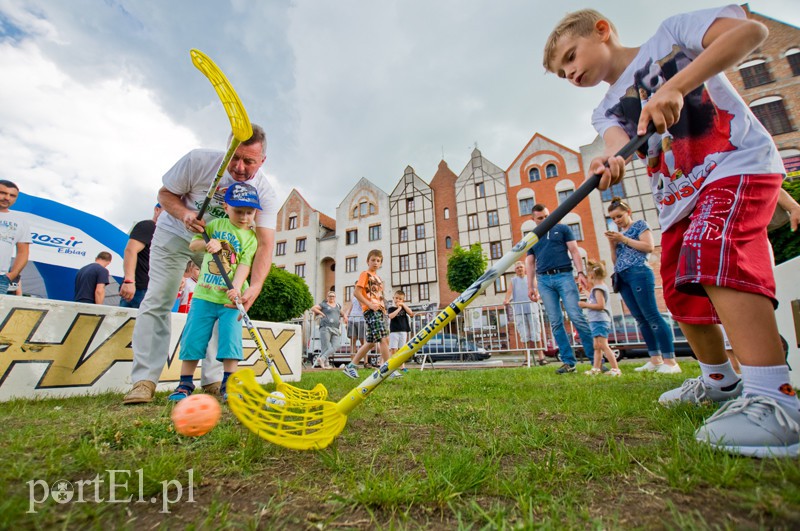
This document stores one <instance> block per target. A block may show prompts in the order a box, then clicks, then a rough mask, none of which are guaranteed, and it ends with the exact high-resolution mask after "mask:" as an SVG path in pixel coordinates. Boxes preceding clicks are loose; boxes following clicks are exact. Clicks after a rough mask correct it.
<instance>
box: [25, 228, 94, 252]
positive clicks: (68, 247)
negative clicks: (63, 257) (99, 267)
mask: <svg viewBox="0 0 800 531" xmlns="http://www.w3.org/2000/svg"><path fill="white" fill-rule="evenodd" d="M31 242H32V243H34V244H36V245H43V246H45V247H52V248H54V249H56V252H58V253H63V254H75V255H80V256H86V249H84V248H83V247H84V246H82V245H81V244H83V243H84V242H83V241H82V240H79V239H78V238H76V237H75V236H69V237H62V236H54V235H51V234H45V233H41V232H31Z"/></svg>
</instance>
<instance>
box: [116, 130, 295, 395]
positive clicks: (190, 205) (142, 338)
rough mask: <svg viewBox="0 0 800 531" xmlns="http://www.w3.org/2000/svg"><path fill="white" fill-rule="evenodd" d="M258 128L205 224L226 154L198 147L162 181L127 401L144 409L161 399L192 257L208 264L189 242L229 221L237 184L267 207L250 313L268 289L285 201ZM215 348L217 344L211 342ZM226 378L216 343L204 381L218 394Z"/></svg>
mask: <svg viewBox="0 0 800 531" xmlns="http://www.w3.org/2000/svg"><path fill="white" fill-rule="evenodd" d="M252 125H253V136H252V137H250V139H248V140H246V141H244V142H242V144H240V145H239V147H238V148H237V149H236V152H235V153H234V154H233V157H232V158H231V160H230V163H229V164H228V167H227V170H226V172H225V175H223V178H222V181H221V182H220V184H219V186H218V187H217V190H216V191H215V193H214V198H213V199H212V201H211V203H210V205H209V207H208V210H207V211H206V212H205V215H204V216H203V219H202V220H198V219H197V214H198V211H199V209H200V205H202V203H203V200H204V199H205V197H206V195H207V193H208V188H209V186H211V184H212V182H213V180H214V175H215V174H216V172H217V169H218V168H219V165H220V163H221V162H222V158H223V156H224V153H222V152H221V151H213V150H207V149H196V150H193V151H190V152H189V153H187V154H186V155H184V156H183V157H182V158H181V159H180V160H179V161H178V162H176V163H175V165H174V166H173V167H172V168H171V169H170V170H169V171H167V173H166V174H165V175H164V177H163V178H162V182H163V183H164V186H163V187H162V188H161V189H160V190H159V191H158V202H159V203H160V204H161V206H162V207H163V209H164V212H163V213H162V214H161V216H159V218H158V222H157V224H156V231H155V234H153V241H152V243H151V244H150V283H149V284H148V287H147V293H146V294H145V297H144V300H143V301H142V304H141V306H140V307H139V313H138V314H137V317H136V324H135V325H134V328H133V342H132V344H133V368H132V371H131V381H132V382H133V388H132V389H131V390H130V392H128V394H127V395H125V398H124V399H123V403H125V404H143V403H148V402H151V401H152V400H153V395H154V393H155V389H156V384H157V383H158V379H159V376H160V375H161V372H162V370H163V369H164V363H165V362H166V361H167V358H168V356H169V346H170V314H171V312H170V310H171V309H172V306H173V305H174V303H175V294H176V293H178V289H179V287H180V283H181V279H182V278H183V272H184V271H185V269H186V262H187V260H193V261H194V262H195V263H197V264H200V263H202V253H193V252H191V251H190V250H189V241H190V240H191V239H192V237H193V236H194V234H196V233H200V232H202V231H203V229H204V227H205V223H206V221H210V220H211V219H213V218H219V217H223V216H225V211H224V210H223V208H222V199H223V198H224V196H225V191H226V190H227V188H228V187H229V186H230V185H231V184H233V183H234V182H247V183H248V184H251V185H252V186H254V187H255V188H256V189H257V190H258V195H259V202H260V204H261V207H262V210H259V211H258V213H257V214H256V218H255V223H256V228H255V231H256V236H257V238H258V250H257V251H256V255H255V259H254V261H253V267H252V270H251V272H250V287H248V288H247V289H246V290H245V291H244V293H243V294H242V297H241V300H242V303H243V304H244V307H245V309H249V308H250V306H251V305H252V304H253V302H254V301H255V299H256V297H258V294H259V293H260V292H261V287H262V285H263V284H264V280H265V279H266V278H267V274H269V268H270V266H271V265H272V252H273V248H274V246H275V222H276V219H277V214H278V208H279V207H280V205H279V204H278V200H277V196H276V195H275V191H274V190H273V189H272V186H270V184H269V182H267V176H266V174H265V173H264V172H262V171H261V166H262V164H264V161H265V160H266V158H267V157H266V150H267V138H266V135H265V133H264V130H263V129H262V128H261V127H259V126H257V125H256V124H252ZM214 344H215V343H214V342H213V341H212V342H211V345H214ZM221 381H222V364H221V363H220V362H218V361H217V360H216V347H214V346H211V347H210V348H209V351H208V353H207V356H206V359H205V360H204V361H203V375H202V379H201V382H200V383H201V384H202V386H203V389H204V390H205V391H206V392H207V393H210V394H217V393H218V389H219V384H220V382H221Z"/></svg>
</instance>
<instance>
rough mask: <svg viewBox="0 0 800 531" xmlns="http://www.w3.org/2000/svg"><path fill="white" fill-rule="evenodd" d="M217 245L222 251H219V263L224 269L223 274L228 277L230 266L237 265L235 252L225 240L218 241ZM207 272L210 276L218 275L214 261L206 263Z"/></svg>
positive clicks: (217, 268)
mask: <svg viewBox="0 0 800 531" xmlns="http://www.w3.org/2000/svg"><path fill="white" fill-rule="evenodd" d="M237 243H238V242H237ZM219 244H220V245H221V246H222V249H220V251H219V261H220V262H221V263H222V267H223V268H225V274H226V275H228V276H229V277H230V274H231V266H232V265H235V264H237V263H238V260H237V258H236V251H235V250H234V249H233V246H232V245H231V244H230V242H228V241H227V240H220V242H219ZM208 272H209V273H211V274H212V275H219V274H220V272H219V267H217V262H216V260H214V261H211V262H209V263H208Z"/></svg>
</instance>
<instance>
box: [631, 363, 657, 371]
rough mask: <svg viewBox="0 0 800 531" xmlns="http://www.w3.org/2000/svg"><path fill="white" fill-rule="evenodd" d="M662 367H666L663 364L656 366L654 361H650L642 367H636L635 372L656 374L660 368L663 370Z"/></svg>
mask: <svg viewBox="0 0 800 531" xmlns="http://www.w3.org/2000/svg"><path fill="white" fill-rule="evenodd" d="M662 365H664V364H663V363H659V364H658V365H656V364H655V363H653V362H652V361H648V362H647V363H645V364H644V365H642V366H641V367H636V368H635V369H633V370H634V371H636V372H655V371H657V370H658V369H659V368H661V366H662Z"/></svg>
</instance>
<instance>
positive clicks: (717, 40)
mask: <svg viewBox="0 0 800 531" xmlns="http://www.w3.org/2000/svg"><path fill="white" fill-rule="evenodd" d="M766 37H767V29H766V28H765V27H764V26H763V25H762V24H760V23H758V22H756V21H753V20H748V19H747V17H746V15H745V13H744V11H743V10H742V9H741V8H740V7H739V6H737V5H730V6H726V7H722V8H716V9H707V10H703V11H697V12H693V13H688V14H682V15H677V16H674V17H670V18H668V19H667V20H665V21H664V22H663V23H662V24H661V26H660V27H659V29H658V30H657V32H656V34H655V35H654V36H653V37H652V38H650V39H649V40H648V41H647V42H645V43H644V44H643V45H642V46H641V47H638V48H627V47H624V46H622V45H621V43H620V40H619V36H618V34H617V30H616V28H615V27H614V26H613V24H612V23H611V22H610V21H609V20H608V19H607V18H605V17H604V16H603V15H601V14H600V13H598V12H596V11H594V10H591V9H585V10H582V11H577V12H575V13H570V14H568V15H567V16H566V17H564V19H562V21H561V22H560V23H559V24H558V25H557V27H556V28H555V29H554V30H553V32H552V33H551V35H550V37H549V38H548V41H547V44H546V47H545V53H544V65H545V68H547V69H548V70H549V71H551V72H556V73H557V74H558V75H559V77H562V78H565V79H567V80H569V81H570V82H571V83H572V84H574V85H576V86H578V87H593V86H596V85H598V84H600V83H601V82H606V83H608V85H609V88H608V92H607V93H606V95H605V98H604V99H603V101H602V102H601V104H600V106H599V107H598V108H597V109H595V111H594V114H593V117H592V121H593V124H594V126H595V128H596V129H597V130H598V132H599V133H600V134H601V135H602V136H603V140H604V141H605V145H606V150H605V154H604V155H603V156H602V157H598V158H596V159H595V160H593V161H592V162H591V164H590V172H591V173H596V174H601V175H602V179H601V183H600V189H603V190H604V189H606V188H608V186H610V185H612V184H615V183H617V182H620V180H621V179H622V178H623V177H624V174H625V161H624V160H623V159H622V158H621V157H614V156H612V155H613V154H614V153H616V152H617V151H618V150H619V149H620V148H621V147H622V146H623V145H624V144H626V143H627V142H628V141H629V139H630V138H632V137H633V136H634V135H637V134H640V135H641V134H644V133H645V132H646V130H647V128H648V125H649V124H651V123H652V124H653V125H655V127H656V130H657V131H658V135H662V136H661V142H658V141H657V140H658V137H656V138H655V140H656V141H653V140H654V139H651V141H650V142H649V143H648V151H647V153H642V154H641V155H642V156H643V157H646V159H647V166H648V173H649V175H650V182H651V187H652V190H653V197H654V199H655V201H656V205H657V207H658V208H659V221H660V222H661V228H662V231H663V232H662V242H661V243H662V257H661V277H662V280H663V285H664V298H665V300H666V302H667V306H668V308H669V310H670V312H671V313H672V314H673V316H674V317H675V319H676V320H677V321H678V322H679V323H680V325H681V329H682V330H683V331H684V333H685V334H686V337H687V339H688V340H689V343H690V345H691V346H692V350H693V351H694V352H695V353H696V354H697V358H698V360H699V361H700V367H701V371H702V375H701V376H700V377H699V378H693V379H689V380H687V381H686V382H684V384H683V385H682V386H681V387H680V388H678V389H675V390H673V391H669V392H667V393H664V394H663V395H662V396H661V398H660V399H659V401H660V402H661V403H662V404H673V403H678V402H689V403H699V402H701V401H707V400H709V401H715V402H723V401H727V400H730V401H729V402H728V403H727V404H725V405H724V406H722V408H721V409H720V410H719V411H717V413H715V414H714V415H713V416H711V417H710V418H708V419H706V421H705V423H704V425H703V426H701V427H700V428H699V429H698V430H697V433H696V434H695V437H696V439H697V440H698V441H700V442H701V443H704V444H709V445H710V446H712V447H713V448H716V449H720V450H725V451H729V452H733V453H740V454H743V455H751V456H758V457H767V456H797V455H798V454H800V401H798V399H797V396H796V393H795V391H794V389H793V388H792V385H791V384H790V381H789V369H788V366H787V365H786V363H785V360H784V358H783V353H782V349H781V343H780V336H779V334H778V329H777V325H776V322H775V313H774V308H775V305H776V304H777V300H776V299H775V280H774V278H773V275H772V267H771V264H770V259H769V241H768V240H767V231H766V227H767V224H768V223H769V220H770V218H771V216H772V213H773V212H774V210H775V204H776V202H777V199H778V193H779V190H780V186H781V181H782V178H783V173H784V171H785V170H784V168H783V164H782V161H781V157H780V155H779V154H778V150H777V148H776V147H775V144H774V142H773V141H772V138H771V137H770V135H769V133H768V132H767V131H766V129H764V127H763V126H762V125H761V123H760V122H759V121H758V120H757V119H756V117H755V116H754V115H753V113H752V112H751V111H750V109H749V107H748V106H747V104H746V103H745V102H744V101H743V100H742V98H741V97H740V96H739V94H738V93H737V92H736V90H735V89H734V88H733V86H732V85H731V84H730V82H729V81H728V80H727V78H725V75H724V74H723V72H724V70H725V69H726V68H729V67H732V66H735V65H736V64H738V63H739V62H741V61H742V60H743V59H744V58H745V57H747V55H748V54H749V53H750V52H751V51H752V50H753V49H755V48H756V47H757V46H759V45H760V44H761V43H762V42H763V41H764V40H765V39H766ZM604 164H607V166H604ZM743 309H746V311H743ZM720 322H722V323H723V324H724V325H725V328H726V330H728V332H729V335H730V339H731V344H732V345H733V347H734V349H735V350H736V352H737V355H738V357H739V359H740V361H741V369H742V379H741V381H740V380H739V377H738V376H737V374H736V373H735V372H734V370H733V368H732V367H731V364H730V362H729V361H728V359H727V356H726V355H725V350H724V347H723V342H722V335H721V332H720V329H719V326H718V324H717V323H720Z"/></svg>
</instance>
